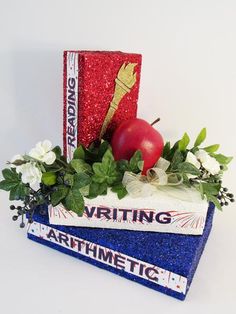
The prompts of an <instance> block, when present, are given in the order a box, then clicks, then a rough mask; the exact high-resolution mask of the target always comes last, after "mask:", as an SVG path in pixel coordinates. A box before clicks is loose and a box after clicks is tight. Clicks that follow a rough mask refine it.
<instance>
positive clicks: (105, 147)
mask: <svg viewBox="0 0 236 314" xmlns="http://www.w3.org/2000/svg"><path fill="white" fill-rule="evenodd" d="M108 149H110V144H109V143H108V142H107V141H102V143H101V145H100V146H99V149H98V159H99V160H102V157H103V156H104V154H105V153H106V151H107V150H108Z"/></svg>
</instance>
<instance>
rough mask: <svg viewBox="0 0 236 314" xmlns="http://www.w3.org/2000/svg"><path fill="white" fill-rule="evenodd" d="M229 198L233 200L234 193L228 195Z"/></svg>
mask: <svg viewBox="0 0 236 314" xmlns="http://www.w3.org/2000/svg"><path fill="white" fill-rule="evenodd" d="M226 195H227V196H228V197H229V198H233V197H234V195H233V194H232V193H227V194H226Z"/></svg>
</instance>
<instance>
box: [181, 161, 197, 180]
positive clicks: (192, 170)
mask: <svg viewBox="0 0 236 314" xmlns="http://www.w3.org/2000/svg"><path fill="white" fill-rule="evenodd" d="M178 170H179V171H180V172H182V173H188V174H192V175H195V176H199V175H200V174H201V172H200V170H198V169H197V168H196V167H195V166H194V165H192V164H190V163H189V162H186V161H185V162H182V163H180V164H179V165H178Z"/></svg>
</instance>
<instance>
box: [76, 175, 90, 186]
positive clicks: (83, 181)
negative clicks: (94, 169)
mask: <svg viewBox="0 0 236 314" xmlns="http://www.w3.org/2000/svg"><path fill="white" fill-rule="evenodd" d="M90 182H91V178H90V176H89V175H87V174H86V173H83V172H81V173H76V174H74V183H73V188H74V189H80V188H82V187H84V186H86V185H89V184H90Z"/></svg>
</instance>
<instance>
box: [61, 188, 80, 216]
mask: <svg viewBox="0 0 236 314" xmlns="http://www.w3.org/2000/svg"><path fill="white" fill-rule="evenodd" d="M61 202H62V204H63V205H64V206H65V208H66V209H68V210H71V211H73V212H75V213H76V214H77V215H78V216H82V215H83V212H84V199H83V196H82V194H81V193H80V191H79V190H78V189H77V188H71V189H70V190H69V192H68V194H67V195H66V197H65V198H64V199H62V200H61Z"/></svg>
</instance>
